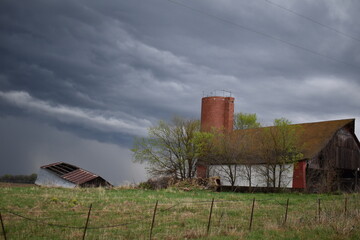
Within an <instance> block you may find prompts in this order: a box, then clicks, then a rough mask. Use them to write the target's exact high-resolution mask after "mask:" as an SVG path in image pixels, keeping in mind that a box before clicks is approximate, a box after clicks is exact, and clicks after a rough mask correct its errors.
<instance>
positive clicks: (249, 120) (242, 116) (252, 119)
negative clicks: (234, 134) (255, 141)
mask: <svg viewBox="0 0 360 240" xmlns="http://www.w3.org/2000/svg"><path fill="white" fill-rule="evenodd" d="M259 127H261V124H260V123H259V122H258V120H257V116H256V113H253V114H252V113H241V112H240V113H236V114H235V116H234V129H250V128H259Z"/></svg>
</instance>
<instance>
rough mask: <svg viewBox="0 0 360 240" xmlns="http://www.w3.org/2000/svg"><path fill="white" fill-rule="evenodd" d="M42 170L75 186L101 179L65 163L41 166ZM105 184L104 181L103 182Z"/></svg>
mask: <svg viewBox="0 0 360 240" xmlns="http://www.w3.org/2000/svg"><path fill="white" fill-rule="evenodd" d="M41 168H43V169H47V170H50V171H52V172H53V173H55V174H56V175H58V176H59V177H61V178H63V179H65V180H67V181H69V182H72V183H75V184H77V185H80V184H83V183H86V182H89V181H91V180H93V179H95V178H101V177H100V176H98V175H96V174H94V173H92V172H89V171H87V170H84V169H82V168H79V167H77V166H75V165H71V164H68V163H65V162H56V163H52V164H48V165H44V166H41ZM101 179H102V180H104V179H103V178H101ZM104 181H105V182H106V180H104Z"/></svg>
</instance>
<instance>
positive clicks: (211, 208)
mask: <svg viewBox="0 0 360 240" xmlns="http://www.w3.org/2000/svg"><path fill="white" fill-rule="evenodd" d="M213 206H214V198H213V199H212V201H211V207H210V214H209V221H208V226H207V231H206V235H208V234H209V231H210V225H211V215H212V210H213Z"/></svg>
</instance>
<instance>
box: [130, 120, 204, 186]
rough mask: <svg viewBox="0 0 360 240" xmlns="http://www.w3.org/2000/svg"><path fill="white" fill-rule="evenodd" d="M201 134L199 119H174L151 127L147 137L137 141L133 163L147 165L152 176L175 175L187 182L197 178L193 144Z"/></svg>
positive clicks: (196, 150)
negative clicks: (197, 134)
mask: <svg viewBox="0 0 360 240" xmlns="http://www.w3.org/2000/svg"><path fill="white" fill-rule="evenodd" d="M199 131H200V122H199V121H198V120H185V119H182V118H174V119H173V121H172V122H171V123H166V122H164V121H160V122H159V124H158V125H157V126H155V127H150V128H149V130H148V135H149V136H148V137H147V138H137V139H135V143H134V147H133V149H132V151H133V153H134V161H135V162H140V163H144V162H146V163H147V164H148V167H147V170H148V173H150V174H151V175H152V176H173V177H175V178H180V179H186V178H193V177H194V176H195V170H196V168H195V164H196V161H197V159H198V149H197V145H196V143H195V142H194V139H195V135H196V133H197V132H199Z"/></svg>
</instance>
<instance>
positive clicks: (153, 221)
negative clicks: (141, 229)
mask: <svg viewBox="0 0 360 240" xmlns="http://www.w3.org/2000/svg"><path fill="white" fill-rule="evenodd" d="M158 203H159V200H156V203H155V208H154V213H153V217H152V222H151V228H150V236H149V239H150V240H151V238H152V231H153V228H154V223H155V215H156V210H157V206H158Z"/></svg>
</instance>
